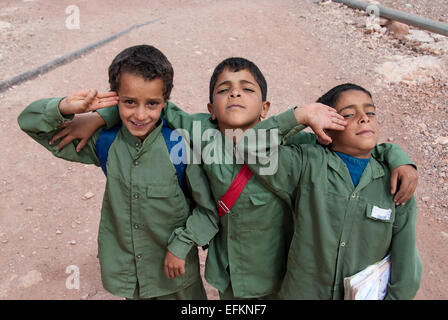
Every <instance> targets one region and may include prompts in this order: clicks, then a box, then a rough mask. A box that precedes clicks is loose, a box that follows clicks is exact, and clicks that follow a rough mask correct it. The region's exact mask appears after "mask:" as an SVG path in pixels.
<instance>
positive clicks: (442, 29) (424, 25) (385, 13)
mask: <svg viewBox="0 0 448 320" xmlns="http://www.w3.org/2000/svg"><path fill="white" fill-rule="evenodd" d="M332 1H333V2H337V3H343V4H345V5H346V6H349V7H351V8H355V9H359V10H364V11H367V9H368V8H369V7H370V8H369V10H372V11H376V8H378V10H377V12H375V15H376V14H378V15H379V17H383V18H386V19H390V20H395V21H398V22H402V23H405V24H408V25H411V26H414V27H417V28H420V29H424V30H428V31H431V32H435V33H439V34H442V35H444V36H448V24H446V23H443V22H440V21H436V20H432V19H428V18H425V17H421V16H417V15H415V14H410V13H406V12H402V11H399V10H395V9H391V8H387V7H384V6H381V5H377V4H372V3H369V2H365V1H359V0H332Z"/></svg>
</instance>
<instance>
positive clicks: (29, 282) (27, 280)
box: [19, 270, 43, 288]
mask: <svg viewBox="0 0 448 320" xmlns="http://www.w3.org/2000/svg"><path fill="white" fill-rule="evenodd" d="M41 281H43V279H42V274H41V273H40V272H39V271H37V270H31V271H29V272H28V273H27V274H26V275H24V276H23V277H21V278H20V279H19V287H22V288H29V287H31V286H34V285H36V284H38V283H39V282H41Z"/></svg>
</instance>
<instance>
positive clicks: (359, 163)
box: [336, 152, 370, 187]
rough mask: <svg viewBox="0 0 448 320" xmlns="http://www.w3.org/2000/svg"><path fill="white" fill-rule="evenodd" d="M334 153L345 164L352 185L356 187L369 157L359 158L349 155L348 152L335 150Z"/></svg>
mask: <svg viewBox="0 0 448 320" xmlns="http://www.w3.org/2000/svg"><path fill="white" fill-rule="evenodd" d="M336 153H337V155H338V156H339V157H340V158H341V159H342V161H344V163H345V165H346V166H347V168H348V172H350V176H351V177H352V181H353V185H354V186H355V187H356V186H357V185H358V183H359V179H361V176H362V173H363V172H364V169H365V168H366V166H367V164H368V163H369V161H370V158H368V159H360V158H355V157H352V156H349V155H348V154H345V153H342V152H336Z"/></svg>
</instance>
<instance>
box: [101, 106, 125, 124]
mask: <svg viewBox="0 0 448 320" xmlns="http://www.w3.org/2000/svg"><path fill="white" fill-rule="evenodd" d="M96 112H97V113H98V114H99V115H100V116H101V117H102V118H103V120H104V122H105V123H106V129H110V128H112V127H114V126H116V125H117V124H119V123H120V121H121V119H120V116H119V112H118V106H112V107H109V108H102V109H98V110H96Z"/></svg>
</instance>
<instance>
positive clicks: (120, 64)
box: [109, 45, 174, 100]
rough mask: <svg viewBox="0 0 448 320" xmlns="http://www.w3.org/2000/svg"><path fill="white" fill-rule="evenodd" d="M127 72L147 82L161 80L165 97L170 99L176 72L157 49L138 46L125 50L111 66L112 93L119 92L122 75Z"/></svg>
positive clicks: (110, 82)
mask: <svg viewBox="0 0 448 320" xmlns="http://www.w3.org/2000/svg"><path fill="white" fill-rule="evenodd" d="M124 72H127V73H131V74H134V75H137V76H141V77H143V79H145V80H154V79H156V78H159V79H161V80H162V81H163V97H164V99H165V100H168V99H169V98H170V94H171V90H172V89H173V77H174V70H173V67H172V65H171V63H170V62H169V61H168V59H167V57H166V56H165V55H164V54H163V53H162V52H161V51H160V50H158V49H157V48H154V47H153V46H149V45H138V46H133V47H129V48H126V49H124V50H123V51H121V52H120V53H119V54H118V55H117V56H116V57H115V58H114V60H113V61H112V63H111V64H110V66H109V84H110V89H111V90H112V91H118V89H119V87H120V77H121V74H122V73H124Z"/></svg>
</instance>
